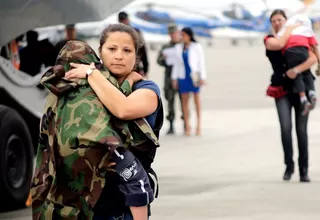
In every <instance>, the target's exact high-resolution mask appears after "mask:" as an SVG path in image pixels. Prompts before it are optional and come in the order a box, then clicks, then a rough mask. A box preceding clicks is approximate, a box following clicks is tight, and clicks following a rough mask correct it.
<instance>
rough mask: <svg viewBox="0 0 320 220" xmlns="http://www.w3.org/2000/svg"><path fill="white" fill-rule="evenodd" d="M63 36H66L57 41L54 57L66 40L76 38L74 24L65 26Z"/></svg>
mask: <svg viewBox="0 0 320 220" xmlns="http://www.w3.org/2000/svg"><path fill="white" fill-rule="evenodd" d="M65 36H66V38H65V39H63V40H61V41H59V42H58V43H57V44H56V46H55V58H57V57H58V54H59V52H60V50H61V49H62V47H63V46H64V45H66V43H67V41H68V40H77V31H76V28H75V25H74V24H68V25H66V27H65Z"/></svg>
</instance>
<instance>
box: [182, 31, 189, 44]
mask: <svg viewBox="0 0 320 220" xmlns="http://www.w3.org/2000/svg"><path fill="white" fill-rule="evenodd" d="M181 39H182V41H183V43H189V42H190V37H189V35H188V34H186V33H185V32H183V31H182V32H181Z"/></svg>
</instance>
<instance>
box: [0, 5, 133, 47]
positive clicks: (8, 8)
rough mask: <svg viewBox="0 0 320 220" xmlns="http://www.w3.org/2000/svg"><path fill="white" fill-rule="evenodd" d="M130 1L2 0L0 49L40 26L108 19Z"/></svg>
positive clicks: (0, 8) (0, 10) (0, 7)
mask: <svg viewBox="0 0 320 220" xmlns="http://www.w3.org/2000/svg"><path fill="white" fill-rule="evenodd" d="M131 2H133V0H1V1H0V46H2V45H4V44H6V43H8V42H9V41H11V40H12V39H13V38H15V37H17V36H18V35H20V34H22V33H24V32H27V31H28V30H31V29H35V28H38V27H44V26H50V25H59V24H70V23H78V22H86V21H98V20H102V19H105V18H106V17H107V16H109V15H111V14H112V13H114V12H116V11H118V10H120V9H121V8H122V7H124V6H125V5H127V4H129V3H131ZM75 11H76V12H77V13H74V12H75Z"/></svg>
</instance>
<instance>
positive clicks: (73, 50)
mask: <svg viewBox="0 0 320 220" xmlns="http://www.w3.org/2000/svg"><path fill="white" fill-rule="evenodd" d="M70 62H74V63H83V64H90V63H91V62H94V63H96V66H99V68H100V71H101V73H102V74H103V75H104V76H105V77H106V78H107V79H108V80H109V81H110V82H111V83H113V84H114V85H115V86H116V87H118V88H119V89H120V90H121V91H122V92H123V93H124V94H125V95H129V94H130V93H131V92H132V91H131V87H130V84H129V82H128V81H125V82H124V83H123V84H122V85H121V87H120V86H119V85H118V83H117V81H116V79H115V78H114V77H112V76H111V75H110V74H109V72H108V71H107V70H106V69H104V68H103V66H102V65H99V58H98V57H97V55H96V54H95V52H94V51H93V49H92V48H90V47H89V46H88V45H87V44H85V43H83V42H81V41H69V42H68V43H67V44H66V45H65V46H64V47H63V48H62V50H61V51H60V53H59V56H58V58H57V61H56V65H55V66H54V67H52V68H51V69H49V70H48V71H47V72H46V73H45V74H44V75H43V76H42V79H41V84H42V85H44V86H45V87H46V88H48V89H49V91H50V93H49V95H48V97H47V102H46V105H45V113H44V115H43V117H42V119H41V124H40V137H39V145H38V151H37V156H36V167H35V176H34V179H33V182H32V188H31V193H32V201H33V203H32V209H33V219H34V220H36V219H37V220H38V219H39V220H42V219H43V220H44V219H45V220H52V219H68V220H69V219H79V220H91V219H92V217H93V212H92V209H93V207H94V206H95V204H96V202H97V200H98V198H99V196H100V194H101V192H102V189H103V187H104V186H105V181H106V178H105V174H106V170H107V164H108V162H109V161H110V156H111V153H110V152H112V149H115V148H117V147H129V146H134V147H136V148H139V147H140V146H142V150H143V151H145V146H143V144H144V143H150V142H152V145H153V146H155V148H156V147H157V146H159V143H158V138H157V136H156V135H155V133H154V132H153V130H152V129H151V127H150V126H149V124H148V123H147V121H146V120H145V119H137V120H134V121H130V122H128V121H121V120H119V119H117V118H116V117H114V116H112V114H111V113H110V112H109V111H108V110H107V109H106V108H105V107H104V106H103V104H102V103H101V102H100V100H99V98H98V97H97V95H96V94H95V93H94V91H93V90H92V88H91V87H90V85H89V84H88V81H87V80H85V79H78V80H76V81H70V80H66V79H64V78H63V77H64V74H65V72H67V71H68V70H69V69H70ZM129 128H130V129H129ZM149 147H150V144H149ZM110 149H111V150H110ZM152 152H153V151H152Z"/></svg>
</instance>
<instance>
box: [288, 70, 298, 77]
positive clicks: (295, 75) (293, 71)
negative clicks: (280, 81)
mask: <svg viewBox="0 0 320 220" xmlns="http://www.w3.org/2000/svg"><path fill="white" fill-rule="evenodd" d="M286 74H287V76H288V77H289V78H290V79H295V78H296V77H297V75H298V72H297V71H295V70H294V69H289V70H288V71H287V72H286Z"/></svg>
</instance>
